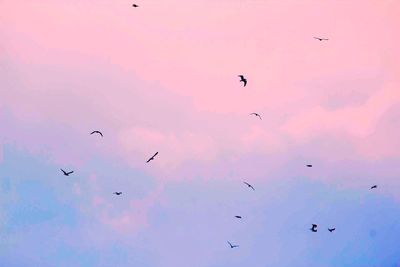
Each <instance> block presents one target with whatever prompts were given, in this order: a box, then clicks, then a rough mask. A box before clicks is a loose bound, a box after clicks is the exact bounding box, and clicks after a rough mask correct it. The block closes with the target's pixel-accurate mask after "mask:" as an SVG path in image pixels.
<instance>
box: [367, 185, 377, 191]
mask: <svg viewBox="0 0 400 267" xmlns="http://www.w3.org/2000/svg"><path fill="white" fill-rule="evenodd" d="M375 188H378V186H377V185H373V186H371V188H370V189H369V190H371V189H375Z"/></svg>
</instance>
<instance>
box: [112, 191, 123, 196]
mask: <svg viewBox="0 0 400 267" xmlns="http://www.w3.org/2000/svg"><path fill="white" fill-rule="evenodd" d="M113 194H114V195H117V196H119V195H121V194H122V192H114V193H113Z"/></svg>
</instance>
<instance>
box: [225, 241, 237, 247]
mask: <svg viewBox="0 0 400 267" xmlns="http://www.w3.org/2000/svg"><path fill="white" fill-rule="evenodd" d="M227 242H228V244H229V246H231V248H237V247H239V246H238V245H232V244H231V242H229V241H227Z"/></svg>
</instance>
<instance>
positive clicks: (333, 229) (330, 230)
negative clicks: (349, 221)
mask: <svg viewBox="0 0 400 267" xmlns="http://www.w3.org/2000/svg"><path fill="white" fill-rule="evenodd" d="M335 230H336V228H328V231H329V232H331V233H332V232H333V231H335Z"/></svg>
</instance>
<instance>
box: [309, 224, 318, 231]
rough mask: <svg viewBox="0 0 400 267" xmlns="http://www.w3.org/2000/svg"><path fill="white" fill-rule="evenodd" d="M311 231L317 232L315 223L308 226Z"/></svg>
mask: <svg viewBox="0 0 400 267" xmlns="http://www.w3.org/2000/svg"><path fill="white" fill-rule="evenodd" d="M310 230H311V231H313V232H317V225H316V224H313V225H312V227H311V228H310Z"/></svg>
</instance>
